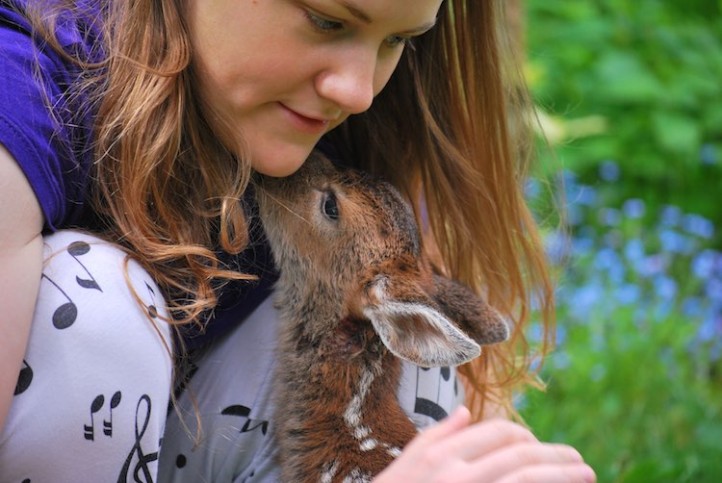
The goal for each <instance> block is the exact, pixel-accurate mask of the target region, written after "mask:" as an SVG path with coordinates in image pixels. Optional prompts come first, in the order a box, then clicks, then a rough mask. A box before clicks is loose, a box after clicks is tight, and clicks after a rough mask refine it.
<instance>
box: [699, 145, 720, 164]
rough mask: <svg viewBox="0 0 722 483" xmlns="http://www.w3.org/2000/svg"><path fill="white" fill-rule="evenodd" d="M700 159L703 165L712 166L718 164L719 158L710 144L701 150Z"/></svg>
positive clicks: (703, 146)
mask: <svg viewBox="0 0 722 483" xmlns="http://www.w3.org/2000/svg"><path fill="white" fill-rule="evenodd" d="M699 159H700V161H702V164H705V165H709V166H711V165H714V164H717V161H718V158H717V152H716V151H715V148H714V146H713V145H712V144H709V143H707V144H703V145H702V148H701V149H700V150H699Z"/></svg>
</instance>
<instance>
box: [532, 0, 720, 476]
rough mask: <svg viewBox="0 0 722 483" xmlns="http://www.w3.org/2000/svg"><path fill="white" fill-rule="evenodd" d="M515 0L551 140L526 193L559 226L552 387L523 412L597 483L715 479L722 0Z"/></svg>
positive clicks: (554, 246) (548, 375)
mask: <svg viewBox="0 0 722 483" xmlns="http://www.w3.org/2000/svg"><path fill="white" fill-rule="evenodd" d="M524 5H525V8H526V11H527V39H526V46H527V57H528V63H527V77H528V79H529V81H530V84H531V88H532V94H533V96H534V99H535V102H536V104H537V106H538V107H539V111H540V121H541V126H542V128H543V129H544V132H545V135H546V138H547V139H548V141H550V143H551V148H552V149H551V150H549V149H546V148H545V147H544V145H543V143H540V147H541V149H540V155H541V157H542V162H541V163H539V168H538V169H539V171H537V172H536V173H535V174H536V175H537V179H535V180H532V181H535V182H536V184H531V185H530V189H529V193H530V194H529V197H530V202H531V203H532V206H533V207H534V209H535V210H536V211H537V212H538V213H540V214H544V215H543V216H544V217H545V220H551V221H553V220H554V217H553V216H550V215H548V213H550V212H551V210H552V205H554V204H555V203H556V205H561V206H564V207H565V208H566V212H567V214H568V216H567V221H568V225H569V226H568V227H567V228H566V229H562V230H553V229H552V230H549V231H548V232H547V233H546V238H547V247H548V250H549V251H550V255H551V258H552V260H553V261H554V262H556V263H557V264H558V265H557V267H558V269H559V271H560V274H561V275H560V278H561V283H560V288H559V294H558V295H559V310H558V320H559V326H558V331H557V338H558V348H557V350H556V351H555V352H554V353H553V354H552V355H551V356H550V357H549V359H548V361H547V363H546V364H545V366H544V369H543V371H542V374H541V375H542V378H543V379H544V380H545V382H547V383H548V390H547V391H546V392H543V393H542V392H531V393H527V394H525V395H524V396H523V397H522V398H521V399H520V401H519V409H520V412H521V414H522V416H523V417H524V418H525V419H526V421H527V423H528V424H529V425H530V426H531V427H532V429H533V430H534V431H535V432H536V433H537V434H538V435H539V436H540V437H541V438H542V439H544V440H551V441H560V442H566V443H570V444H572V445H574V446H576V447H577V448H579V449H580V451H581V452H582V453H583V454H584V456H585V457H586V459H587V460H588V461H589V462H590V463H591V464H592V466H593V467H594V468H595V470H596V471H597V472H598V476H599V481H600V483H603V482H626V483H637V482H645V483H646V482H703V483H705V482H709V483H716V482H719V481H722V251H721V250H720V248H722V236H721V234H720V231H722V230H720V228H722V0H685V1H681V0H676V1H674V0H670V1H659V0H637V1H633V2H632V1H628V0H576V1H567V0H543V1H541V0H527V1H525V2H524ZM562 185H563V186H565V188H564V189H560V187H561V186H562ZM564 192H565V193H566V194H562V193H564ZM550 194H551V195H552V196H551V197H550V196H549V195H550ZM530 336H531V337H532V338H533V336H534V330H532V331H531V332H530Z"/></svg>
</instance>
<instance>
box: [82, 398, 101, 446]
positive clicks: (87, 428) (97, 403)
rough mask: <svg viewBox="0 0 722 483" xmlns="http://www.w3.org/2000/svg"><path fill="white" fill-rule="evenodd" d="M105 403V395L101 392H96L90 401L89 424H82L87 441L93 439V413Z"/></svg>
mask: <svg viewBox="0 0 722 483" xmlns="http://www.w3.org/2000/svg"><path fill="white" fill-rule="evenodd" d="M103 404H105V397H104V396H103V395H102V394H98V395H97V396H95V399H93V402H92V403H90V424H86V425H84V426H83V435H84V436H85V439H87V440H88V441H94V440H95V414H96V413H97V412H98V411H100V410H101V408H102V407H103Z"/></svg>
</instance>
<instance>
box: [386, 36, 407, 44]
mask: <svg viewBox="0 0 722 483" xmlns="http://www.w3.org/2000/svg"><path fill="white" fill-rule="evenodd" d="M410 43H411V39H410V38H409V37H402V36H401V35H391V36H389V37H386V45H388V46H389V47H398V46H400V45H409V44H410Z"/></svg>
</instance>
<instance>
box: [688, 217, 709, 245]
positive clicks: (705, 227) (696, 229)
mask: <svg viewBox="0 0 722 483" xmlns="http://www.w3.org/2000/svg"><path fill="white" fill-rule="evenodd" d="M682 227H683V228H684V229H685V230H686V231H687V232H688V233H691V234H692V235H697V236H698V237H700V238H704V239H705V240H709V239H710V238H712V237H713V236H714V224H713V223H712V222H711V221H709V220H708V219H707V218H705V217H703V216H700V215H685V216H684V218H682Z"/></svg>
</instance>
